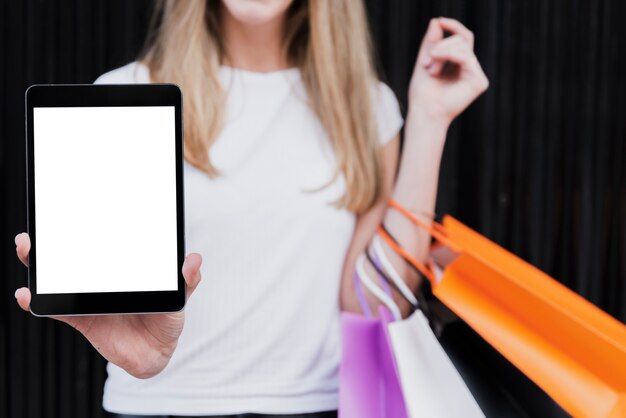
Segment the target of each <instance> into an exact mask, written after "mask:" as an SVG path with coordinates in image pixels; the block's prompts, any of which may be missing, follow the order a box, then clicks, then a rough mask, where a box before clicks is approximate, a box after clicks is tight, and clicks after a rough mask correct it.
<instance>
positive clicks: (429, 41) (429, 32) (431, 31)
mask: <svg viewBox="0 0 626 418" xmlns="http://www.w3.org/2000/svg"><path fill="white" fill-rule="evenodd" d="M442 39H443V29H442V27H441V25H440V24H439V19H436V18H435V19H430V23H429V24H428V28H426V33H425V34H424V38H422V44H421V45H420V51H419V55H418V58H417V62H420V61H423V63H424V65H425V66H428V65H429V64H430V63H429V60H430V55H429V52H430V49H431V48H432V47H433V45H434V44H435V43H437V42H438V41H440V40H442Z"/></svg>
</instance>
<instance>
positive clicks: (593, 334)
mask: <svg viewBox="0 0 626 418" xmlns="http://www.w3.org/2000/svg"><path fill="white" fill-rule="evenodd" d="M390 207H392V208H394V209H396V210H398V211H400V212H401V213H403V214H404V215H405V216H406V217H407V218H409V219H410V220H411V221H412V222H413V223H415V224H416V225H417V226H419V227H420V228H422V229H425V230H427V231H428V232H429V233H431V234H432V236H433V237H435V239H436V240H437V242H438V244H437V245H442V246H445V247H447V248H448V249H450V250H452V251H453V252H454V253H455V254H456V257H455V258H454V259H452V261H451V262H449V263H448V264H447V265H445V266H444V267H443V270H438V269H437V268H433V267H432V263H431V264H429V265H428V266H424V265H423V264H422V263H420V262H419V261H418V260H415V259H414V258H413V257H411V255H410V254H408V253H407V252H406V251H404V249H403V248H402V247H400V246H399V245H398V244H397V243H395V242H394V241H393V239H392V238H391V237H390V236H389V235H388V234H387V233H386V231H385V230H384V229H383V228H381V229H379V233H380V235H381V237H382V238H384V239H385V241H386V242H387V243H388V244H389V245H390V246H391V247H392V248H393V249H394V250H395V251H396V252H398V253H399V254H400V255H402V256H403V257H404V258H405V259H406V260H407V261H408V262H409V263H411V264H413V265H414V266H415V267H417V268H418V269H420V270H421V271H422V272H423V273H424V274H425V275H426V277H428V279H429V281H430V282H431V285H432V289H433V293H434V295H435V296H436V297H437V298H438V299H440V300H441V301H442V302H443V303H445V304H446V305H447V306H448V307H449V308H450V309H451V310H452V311H454V312H455V313H456V314H457V315H458V316H459V317H460V318H461V319H463V320H464V321H465V322H466V323H467V324H468V325H470V326H471V327H472V328H473V329H474V330H475V331H476V332H478V333H479V334H480V335H481V336H482V337H483V338H484V339H485V340H486V341H487V342H488V343H489V344H491V345H492V346H493V347H494V348H495V349H496V350H498V351H499V352H500V353H501V354H502V355H503V356H505V357H506V358H507V359H508V360H509V361H510V362H511V363H512V364H514V365H515V366H516V367H517V368H519V369H520V370H521V371H522V372H523V373H524V374H526V375H527V376H528V377H529V378H530V379H531V380H533V381H534V382H535V383H536V384H537V385H538V386H540V387H541V388H542V389H543V390H544V391H545V392H546V393H547V394H548V395H550V396H551V397H552V398H553V399H554V400H555V401H556V402H557V403H558V404H559V405H561V407H563V409H565V410H566V411H567V412H569V413H570V414H572V415H574V416H576V417H611V418H614V417H626V326H624V325H623V324H622V323H620V322H619V321H617V320H616V319H614V318H613V317H611V316H610V315H608V314H606V313H605V312H603V311H602V310H600V309H599V308H597V307H596V306H594V305H593V304H591V303H590V302H588V301H586V300H585V299H584V298H582V297H580V296H579V295H577V294H576V293H574V292H572V291H571V290H569V289H568V288H566V287H565V286H563V285H561V284H560V283H558V282H557V281H556V280H554V279H553V278H551V277H550V276H548V275H547V274H545V273H543V272H542V271H540V270H538V269H537V268H535V267H533V266H531V265H530V264H528V263H526V262H524V261H523V260H522V259H520V258H518V257H516V256H515V255H513V254H511V253H510V252H508V251H506V250H504V249H503V248H502V247H500V246H498V245H496V244H495V243H493V242H492V241H490V240H488V239H487V238H485V237H484V236H482V235H480V234H478V233H477V232H475V231H473V230H472V229H470V228H468V227H467V226H465V225H463V224H462V223H461V222H459V221H457V220H456V219H454V218H452V217H450V216H445V217H444V219H443V222H442V224H438V223H433V224H432V225H431V224H429V223H426V222H424V221H422V220H420V219H419V218H417V217H416V216H414V215H413V214H411V213H409V212H408V211H406V210H405V209H404V208H402V207H401V206H400V205H398V204H397V203H395V202H393V201H390ZM434 248H436V247H434Z"/></svg>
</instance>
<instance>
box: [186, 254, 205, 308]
mask: <svg viewBox="0 0 626 418" xmlns="http://www.w3.org/2000/svg"><path fill="white" fill-rule="evenodd" d="M201 265H202V256H201V255H200V254H197V253H191V254H189V255H187V257H185V262H184V263H183V277H184V278H185V283H186V284H187V299H189V297H190V296H191V294H192V293H193V291H194V290H196V287H197V286H198V283H200V279H201V274H200V266H201Z"/></svg>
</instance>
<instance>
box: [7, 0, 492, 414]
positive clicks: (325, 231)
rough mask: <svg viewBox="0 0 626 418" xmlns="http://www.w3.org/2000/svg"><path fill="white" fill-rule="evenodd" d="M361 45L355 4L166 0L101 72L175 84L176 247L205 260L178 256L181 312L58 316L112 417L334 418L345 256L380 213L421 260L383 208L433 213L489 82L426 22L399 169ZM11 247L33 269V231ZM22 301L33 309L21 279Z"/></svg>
mask: <svg viewBox="0 0 626 418" xmlns="http://www.w3.org/2000/svg"><path fill="white" fill-rule="evenodd" d="M444 31H448V32H450V33H451V34H452V36H450V37H448V38H445V39H444V36H443V33H444ZM369 49H370V48H369V41H368V33H367V28H366V18H365V12H364V9H363V5H362V4H361V3H360V2H355V1H353V0H333V1H328V2H327V1H306V0H258V1H250V0H221V1H219V2H218V1H215V0H214V1H205V0H193V1H188V2H181V1H176V0H169V1H166V2H165V3H164V4H162V6H161V7H159V8H158V10H157V12H156V18H155V23H154V31H153V34H152V36H151V37H150V39H149V42H148V48H147V50H146V53H145V54H144V55H143V56H142V57H141V59H140V61H139V62H137V63H133V64H130V65H127V66H125V67H122V68H120V69H117V70H114V71H112V72H110V73H108V74H105V75H104V76H102V77H101V78H99V79H98V81H97V82H100V83H134V82H140V83H141V82H149V81H154V82H174V83H177V84H179V85H180V86H181V88H182V90H183V92H184V109H185V158H186V165H185V188H186V199H187V201H186V226H187V248H188V249H190V250H191V251H195V252H197V253H200V254H202V255H203V256H204V257H205V263H204V264H203V265H202V269H201V268H200V265H201V258H200V255H199V254H197V253H192V254H189V255H188V256H187V259H186V261H185V264H184V267H183V274H184V276H185V280H186V283H187V286H188V289H189V292H188V294H191V293H192V292H194V290H195V292H194V294H195V295H194V297H193V298H191V299H190V300H189V302H188V304H187V306H186V309H185V312H184V313H183V312H180V313H175V314H159V315H127V316H98V317H80V318H76V317H72V318H57V319H59V320H61V321H64V322H67V323H68V324H70V325H72V326H73V327H75V328H76V329H77V330H78V331H80V332H81V333H83V334H84V335H85V337H86V338H87V339H88V340H89V341H90V342H91V343H92V344H93V345H94V347H95V348H96V349H97V350H98V351H99V352H100V353H101V354H102V355H103V356H104V357H105V358H107V359H108V360H109V362H110V363H109V367H108V372H109V377H108V380H107V383H106V386H105V394H104V406H105V408H106V409H107V410H109V411H112V412H116V413H120V414H134V416H137V415H139V416H142V415H143V416H145V415H163V414H165V415H203V416H217V415H219V416H221V415H234V414H243V413H258V414H267V415H269V416H273V415H281V416H282V415H288V416H310V417H326V416H334V414H335V413H334V412H332V411H334V410H336V409H337V389H338V388H337V367H338V362H339V350H340V346H339V342H340V335H339V312H340V309H344V310H351V311H358V310H359V308H358V306H359V305H358V302H357V298H356V296H355V292H354V290H353V286H352V283H353V282H352V274H353V271H354V270H353V269H354V263H355V260H356V259H357V257H358V256H359V255H360V254H361V253H363V251H364V249H366V247H367V246H368V243H369V241H370V240H371V239H372V237H373V235H374V233H375V229H376V227H377V226H378V225H379V224H380V223H381V221H383V220H384V222H385V224H386V226H387V227H388V228H389V229H390V230H391V231H392V232H393V233H394V235H395V236H396V238H397V239H398V240H400V241H401V242H402V244H403V245H404V246H405V247H406V248H409V249H411V250H412V251H413V252H414V253H415V254H416V255H418V256H422V257H424V256H425V252H426V250H427V246H428V239H427V237H424V236H420V235H419V234H418V233H417V232H416V231H415V230H413V229H411V227H410V226H409V225H408V224H406V223H405V222H406V221H405V220H403V219H402V218H401V217H399V216H398V215H396V214H394V213H393V212H387V211H386V205H385V202H386V200H387V199H388V198H389V197H391V196H393V197H394V199H396V200H397V201H399V202H401V203H402V204H404V205H405V206H406V207H409V208H411V209H413V210H415V211H419V212H422V213H423V212H432V211H433V208H434V204H435V197H436V190H437V177H438V170H439V161H440V158H441V154H442V150H443V145H444V141H445V136H446V131H447V128H448V126H449V124H450V122H451V121H452V120H453V119H454V118H455V117H456V116H457V115H458V114H459V113H460V112H461V111H463V110H464V109H465V108H466V107H467V106H468V105H469V104H470V103H471V102H472V101H473V100H474V99H475V98H476V97H477V96H478V95H479V94H480V93H482V92H483V91H484V90H485V89H486V88H487V84H488V83H487V79H486V77H485V75H484V74H483V72H482V70H481V68H480V65H479V64H478V61H477V60H476V57H475V56H474V53H473V35H472V33H471V32H470V31H469V30H467V29H466V28H465V27H464V26H463V25H461V24H460V23H459V22H457V21H455V20H452V19H445V18H439V19H433V20H432V21H431V22H430V25H429V27H428V30H427V33H426V35H425V37H424V40H423V43H422V46H421V49H420V53H419V55H418V58H417V63H416V65H415V69H414V74H413V77H412V81H411V85H410V91H409V109H408V114H407V120H406V127H405V142H404V151H403V154H402V158H401V161H400V165H399V167H398V154H399V130H400V128H401V125H402V118H401V116H400V112H399V108H398V104H397V101H396V100H395V97H394V96H393V94H392V93H391V91H390V90H389V88H388V87H386V86H385V85H384V84H382V83H379V82H378V81H377V79H376V76H375V72H374V66H373V64H372V60H371V54H370V50H369ZM446 62H450V63H452V64H453V65H452V66H450V65H446V66H444V64H445V63H446ZM450 68H453V71H448V70H449V69H450ZM396 173H397V179H396ZM130 242H132V237H131V238H130ZM16 244H17V253H18V256H19V257H20V259H21V260H22V261H24V263H26V262H27V254H28V250H29V247H30V242H29V240H28V236H27V235H26V234H20V235H18V236H17V237H16ZM388 252H389V254H388V255H389V257H390V258H391V260H392V262H393V263H394V265H395V266H396V268H397V270H398V271H400V272H402V273H403V274H404V277H405V278H406V280H407V282H408V283H409V285H410V286H411V287H412V288H413V289H414V290H416V289H417V286H418V284H419V283H418V282H419V280H418V278H417V277H416V276H412V275H411V272H410V271H409V270H408V269H407V268H406V266H405V265H404V264H403V263H402V260H400V259H398V258H397V257H394V254H393V253H392V252H391V251H388ZM138 262H139V261H138ZM369 268H371V266H370V267H369ZM200 272H202V273H203V275H204V276H205V277H208V278H209V279H208V280H205V281H203V282H202V283H201V284H199V283H200ZM16 297H17V300H18V303H19V305H20V306H21V307H22V308H24V309H25V310H27V309H28V305H29V301H30V294H29V293H28V290H27V289H25V288H21V289H18V291H17V292H16ZM394 297H395V298H396V299H397V301H398V303H400V304H402V306H403V308H404V309H405V312H408V305H407V304H406V303H403V302H402V300H401V298H400V296H399V295H395V294H394ZM370 303H371V304H372V305H373V304H375V303H376V302H375V300H374V298H372V297H370ZM185 315H186V320H187V323H186V324H185V328H184V331H183V321H184V316H185ZM168 364H169V365H168ZM166 365H168V367H167V368H166V367H165V366H166ZM325 411H331V412H325ZM301 414H305V415H301Z"/></svg>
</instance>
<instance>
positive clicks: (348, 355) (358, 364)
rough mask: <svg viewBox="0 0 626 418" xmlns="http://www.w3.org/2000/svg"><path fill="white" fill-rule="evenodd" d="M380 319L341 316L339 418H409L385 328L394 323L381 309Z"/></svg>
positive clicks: (385, 311) (346, 314)
mask: <svg viewBox="0 0 626 418" xmlns="http://www.w3.org/2000/svg"><path fill="white" fill-rule="evenodd" d="M379 316H380V319H373V318H367V317H363V316H360V315H356V314H353V313H349V312H344V313H342V314H341V331H342V340H343V348H342V356H341V365H340V368H339V417H340V418H407V417H408V415H407V412H406V407H405V404H404V397H403V396H402V389H401V387H400V380H399V378H398V373H397V370H396V365H395V362H394V359H393V354H392V351H391V345H390V340H389V335H388V332H387V326H386V325H387V324H388V323H389V322H391V321H392V320H393V319H392V317H391V314H390V313H389V311H388V310H387V309H386V308H384V307H380V308H379Z"/></svg>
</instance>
